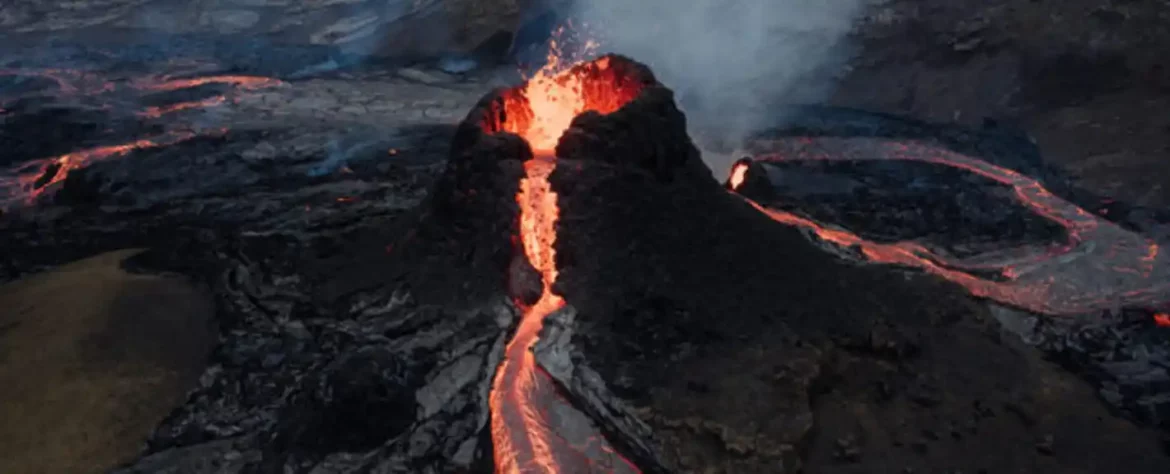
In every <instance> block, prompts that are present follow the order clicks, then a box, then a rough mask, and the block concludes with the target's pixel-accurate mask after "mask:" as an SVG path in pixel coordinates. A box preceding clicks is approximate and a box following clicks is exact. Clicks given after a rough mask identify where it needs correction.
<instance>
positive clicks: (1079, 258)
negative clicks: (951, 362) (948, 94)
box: [728, 138, 1170, 325]
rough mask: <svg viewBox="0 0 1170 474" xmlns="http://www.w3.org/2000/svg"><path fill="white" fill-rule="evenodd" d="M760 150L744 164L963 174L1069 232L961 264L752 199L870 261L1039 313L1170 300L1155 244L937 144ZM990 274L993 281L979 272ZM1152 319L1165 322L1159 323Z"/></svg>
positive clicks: (1015, 175) (834, 142)
mask: <svg viewBox="0 0 1170 474" xmlns="http://www.w3.org/2000/svg"><path fill="white" fill-rule="evenodd" d="M757 148H767V149H768V150H767V152H762V153H761V154H760V155H758V156H754V157H753V158H752V159H751V160H750V161H759V162H763V163H767V162H769V161H771V162H779V161H787V162H792V161H813V160H836V161H869V160H907V161H920V162H926V163H933V164H938V165H943V166H950V167H954V168H958V169H962V170H965V171H968V172H971V173H975V174H978V175H980V176H983V177H985V178H988V179H991V180H993V181H995V182H998V183H1001V184H1004V185H1007V186H1009V187H1010V188H1011V189H1012V190H1013V191H1014V194H1015V197H1016V199H1017V201H1019V202H1020V203H1021V204H1023V205H1024V206H1026V207H1027V208H1028V209H1029V210H1031V211H1032V212H1034V213H1036V214H1037V215H1040V216H1042V217H1044V218H1046V219H1049V220H1051V221H1052V222H1055V223H1057V224H1059V225H1061V226H1062V227H1064V229H1065V230H1066V231H1067V234H1068V241H1067V242H1065V243H1064V244H1062V245H1059V246H1056V247H1052V248H1039V249H1025V251H1024V252H1023V253H1022V254H1019V252H1014V253H1011V255H1008V254H1007V253H1005V254H1004V255H990V256H989V255H983V256H977V257H974V258H967V259H958V258H952V257H948V256H946V255H942V254H940V253H939V252H937V251H932V250H930V249H927V248H926V247H925V246H923V245H921V244H919V243H917V242H912V241H906V242H894V243H881V242H873V241H870V240H866V239H865V238H863V237H861V236H859V235H857V234H856V233H853V232H850V231H848V230H844V229H840V228H833V227H827V226H825V225H823V224H821V223H818V222H814V221H813V220H811V219H808V218H805V217H801V216H798V215H796V214H793V213H790V212H784V211H780V210H777V209H773V208H769V207H766V206H764V205H761V204H759V203H756V202H754V201H751V200H750V199H748V202H749V203H750V204H752V205H753V206H755V207H756V208H757V209H758V210H759V211H760V212H763V213H764V214H766V215H768V216H769V217H771V218H772V219H773V220H775V221H777V222H781V223H784V224H787V225H792V226H796V227H801V228H804V229H807V230H809V231H811V232H813V233H815V234H816V235H817V236H818V237H819V238H821V239H822V240H824V241H827V242H831V243H832V244H834V245H836V246H839V247H842V248H850V247H856V248H859V249H860V251H861V253H862V255H864V257H865V258H866V259H867V260H868V261H870V262H874V263H885V264H894V265H905V266H909V267H915V268H919V269H921V270H923V271H926V272H928V273H931V274H934V275H936V276H939V277H942V278H944V279H947V280H949V281H952V282H954V283H958V284H959V285H962V286H963V287H965V288H966V289H967V291H968V292H970V293H971V294H973V295H975V296H978V297H983V298H988V299H991V300H994V301H997V302H1000V303H1003V304H1006V305H1009V306H1013V307H1018V308H1023V309H1026V310H1030V311H1033V312H1037V313H1042V314H1050V315H1072V314H1091V313H1095V312H1098V311H1102V310H1116V309H1119V308H1123V307H1139V308H1143V307H1144V308H1150V307H1159V306H1160V305H1162V304H1165V303H1166V302H1167V301H1170V283H1167V282H1170V262H1168V261H1167V257H1166V255H1165V252H1161V251H1160V250H1161V249H1160V248H1159V246H1158V244H1157V243H1156V242H1154V241H1152V240H1150V239H1149V238H1147V237H1144V236H1141V235H1139V234H1137V233H1135V232H1131V231H1129V230H1126V229H1124V228H1122V227H1121V226H1119V225H1117V224H1114V223H1112V222H1109V221H1107V220H1105V219H1102V218H1100V217H1098V216H1096V215H1094V214H1092V213H1090V212H1088V211H1085V210H1084V209H1082V208H1080V207H1078V206H1077V205H1075V204H1073V203H1070V202H1068V201H1067V200H1064V199H1062V198H1060V197H1058V196H1056V195H1054V194H1052V193H1051V192H1050V191H1048V189H1046V188H1045V187H1044V186H1043V185H1042V184H1041V183H1040V182H1039V181H1037V180H1035V179H1033V178H1030V177H1028V176H1025V175H1023V174H1021V173H1019V172H1016V171H1013V170H1010V169H1007V168H1003V167H1000V166H996V165H994V164H992V163H988V162H986V161H983V160H979V159H976V158H973V157H970V156H966V155H962V154H959V153H954V152H951V151H947V150H942V149H939V148H937V147H934V146H929V145H925V144H919V143H909V142H907V143H903V142H891V141H888V140H879V139H871V138H794V139H790V140H784V141H775V142H770V143H768V144H767V145H765V146H761V147H757ZM760 151H762V150H760ZM750 167H751V165H750V164H749V161H742V160H741V161H740V162H737V163H736V164H735V165H734V166H733V167H732V170H731V175H730V177H729V180H728V185H729V186H730V187H731V189H733V190H737V189H739V188H740V186H741V185H743V183H744V182H745V179H746V178H745V176H746V174H747V173H748V171H749V168H750ZM762 171H765V172H766V170H762ZM989 271H991V272H994V273H997V274H998V278H995V279H987V278H984V277H980V276H977V275H979V274H984V275H986V274H987V273H989ZM1155 322H1156V323H1158V324H1159V325H1170V320H1167V319H1166V318H1164V317H1163V318H1155Z"/></svg>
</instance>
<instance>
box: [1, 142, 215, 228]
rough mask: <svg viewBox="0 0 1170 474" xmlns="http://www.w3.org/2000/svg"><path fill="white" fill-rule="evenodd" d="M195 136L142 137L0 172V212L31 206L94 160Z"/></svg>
mask: <svg viewBox="0 0 1170 474" xmlns="http://www.w3.org/2000/svg"><path fill="white" fill-rule="evenodd" d="M196 136H198V134H196V133H195V132H191V131H174V132H169V133H166V134H163V135H160V136H156V137H153V138H143V139H138V140H134V141H131V142H127V143H122V144H118V145H107V146H99V147H95V148H89V149H85V150H80V151H75V152H72V153H66V154H64V155H60V156H54V157H51V158H43V159H39V160H35V161H31V162H24V163H20V164H19V165H17V166H15V167H13V168H12V169H10V170H8V171H7V172H4V173H0V209H4V208H7V207H10V206H11V205H13V204H15V203H17V202H21V201H23V202H24V203H26V204H31V203H32V202H33V201H35V200H36V199H37V198H38V197H40V196H41V194H43V193H44V192H45V191H46V190H48V189H52V187H53V185H55V184H57V183H60V182H61V181H64V180H65V178H66V177H68V176H69V172H70V171H73V170H76V169H79V168H83V167H85V166H87V165H89V164H90V163H93V162H95V161H101V160H105V159H109V158H114V157H119V156H123V155H126V154H128V153H130V152H132V151H135V150H144V149H150V148H160V147H164V146H170V145H174V144H177V143H180V142H184V141H187V140H190V139H192V138H195V137H196Z"/></svg>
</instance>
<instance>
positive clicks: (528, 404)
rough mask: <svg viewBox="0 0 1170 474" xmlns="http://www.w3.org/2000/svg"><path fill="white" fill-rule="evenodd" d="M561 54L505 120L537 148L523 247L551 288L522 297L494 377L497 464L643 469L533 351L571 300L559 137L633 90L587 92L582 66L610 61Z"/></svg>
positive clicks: (499, 467)
mask: <svg viewBox="0 0 1170 474" xmlns="http://www.w3.org/2000/svg"><path fill="white" fill-rule="evenodd" d="M553 51H554V52H555V51H556V49H555V47H554V49H553ZM556 59H557V54H551V55H550V62H549V65H548V66H546V67H545V68H544V69H542V70H541V71H539V72H537V73H536V74H535V75H534V76H533V77H532V78H531V79H530V80H529V81H528V83H527V84H526V85H525V86H524V89H523V90H522V92H520V93H519V95H520V96H516V97H510V98H508V107H509V109H510V110H509V111H510V112H517V111H516V110H511V109H512V108H513V107H526V108H527V110H525V111H522V112H517V113H510V114H509V116H511V117H524V118H523V119H515V120H513V121H512V122H507V123H504V124H502V125H503V127H502V128H503V130H504V131H507V132H511V133H515V134H517V135H519V136H521V137H523V138H524V139H525V140H526V141H527V142H528V144H529V146H530V147H531V148H532V150H533V154H534V156H535V158H534V159H532V160H529V161H527V162H525V164H524V169H525V177H524V178H523V179H522V180H521V181H520V183H519V184H520V186H519V191H518V193H517V196H516V201H517V203H518V204H519V208H520V218H519V221H520V223H519V237H520V239H519V240H520V242H521V246H522V251H523V253H524V256H525V257H526V258H527V259H528V261H529V263H531V264H532V266H533V267H534V268H536V270H537V271H538V272H539V273H540V276H541V282H542V286H543V288H542V291H541V295H540V298H539V300H538V301H537V302H536V303H535V304H532V305H531V306H528V305H524V304H520V303H517V304H518V306H519V307H520V309H521V319H520V322H519V324H518V327H517V329H516V332H515V334H514V335H513V337H512V339H511V341H509V343H508V345H507V348H506V349H505V354H504V360H503V361H502V363H501V364H500V366H499V368H498V369H497V371H496V374H495V378H494V379H493V382H492V392H491V398H490V409H491V415H492V423H491V433H492V441H493V451H494V457H495V465H496V472H497V473H501V474H521V473H523V474H528V473H534V474H535V473H542V474H553V473H567V472H581V473H587V472H622V473H637V472H640V471H639V470H638V468H637V467H635V466H634V465H633V464H632V463H630V462H629V461H627V460H626V459H624V458H623V457H621V455H619V454H617V453H616V452H615V451H614V449H613V448H612V447H611V446H610V445H609V444H608V442H607V441H606V440H605V438H604V437H603V436H601V434H600V433H599V432H598V430H597V429H596V428H595V427H593V424H592V422H591V421H590V420H589V419H588V417H586V416H585V415H584V414H582V413H581V412H579V411H578V410H576V409H574V408H573V407H572V406H571V405H570V404H569V403H568V402H566V401H565V400H564V398H563V397H562V396H561V395H560V394H559V393H558V391H557V387H556V386H555V384H554V382H553V381H552V379H551V378H550V377H549V376H548V374H547V373H545V372H544V371H543V370H541V368H540V367H539V366H538V365H537V362H536V360H535V356H534V355H533V352H532V348H533V346H534V345H535V344H536V342H537V339H538V338H539V333H540V330H541V327H542V321H543V320H544V318H545V317H546V316H548V315H549V314H551V313H553V312H555V311H557V310H558V309H561V308H562V307H564V305H565V301H564V299H563V298H562V297H561V296H560V295H557V294H556V293H554V292H553V289H552V288H553V283H554V282H555V281H556V279H557V262H556V250H555V243H556V240H557V217H558V213H559V209H558V206H557V194H556V192H555V191H554V190H553V189H552V185H551V183H550V182H549V176H550V175H551V174H552V173H553V171H554V170H555V169H556V165H557V159H556V156H555V151H554V149H555V147H556V143H557V140H558V139H559V138H560V136H561V134H562V133H563V132H564V130H566V129H567V128H568V127H569V124H570V123H571V122H572V120H573V118H574V117H576V116H577V115H578V114H580V113H582V112H585V111H589V110H592V111H597V112H600V113H610V112H613V111H615V110H617V109H618V108H620V107H621V105H623V104H624V103H625V102H627V101H628V100H629V99H630V98H632V97H626V98H625V99H624V100H619V99H616V98H615V97H616V96H614V95H610V96H605V97H599V96H597V94H588V93H586V92H584V91H585V89H587V87H586V86H587V85H586V84H584V81H586V80H587V79H586V77H585V76H586V74H585V73H583V72H582V71H585V70H588V69H589V68H595V69H594V71H593V72H596V71H597V70H602V71H604V70H605V69H606V68H607V67H608V63H607V62H606V60H605V59H604V58H603V59H601V60H598V61H595V62H593V63H590V64H586V65H584V66H581V67H575V68H573V69H568V70H564V68H560V67H559V63H558V62H557V60H556ZM583 68H584V69H583ZM588 89H593V90H595V89H597V88H595V87H593V88H588ZM521 96H522V97H521ZM523 112H528V113H523Z"/></svg>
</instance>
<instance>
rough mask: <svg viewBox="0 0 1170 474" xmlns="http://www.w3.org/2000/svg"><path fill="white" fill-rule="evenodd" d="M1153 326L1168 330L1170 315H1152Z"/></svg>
mask: <svg viewBox="0 0 1170 474" xmlns="http://www.w3.org/2000/svg"><path fill="white" fill-rule="evenodd" d="M1154 324H1157V325H1159V326H1162V327H1164V328H1170V313H1158V314H1155V315H1154Z"/></svg>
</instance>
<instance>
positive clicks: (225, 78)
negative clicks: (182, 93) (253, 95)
mask: <svg viewBox="0 0 1170 474" xmlns="http://www.w3.org/2000/svg"><path fill="white" fill-rule="evenodd" d="M207 84H231V85H233V86H235V87H236V88H238V89H240V90H256V89H263V88H267V87H275V86H278V85H281V84H284V83H283V82H281V81H280V80H279V79H273V78H271V77H263V76H233V75H221V76H204V77H191V78H185V79H173V78H170V77H166V76H164V77H157V78H149V79H143V80H140V81H136V83H135V87H137V88H139V89H144V90H150V91H157V92H166V91H175V90H179V89H189V88H192V87H198V86H202V85H207Z"/></svg>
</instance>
